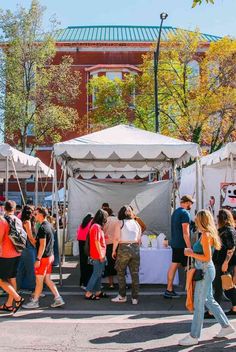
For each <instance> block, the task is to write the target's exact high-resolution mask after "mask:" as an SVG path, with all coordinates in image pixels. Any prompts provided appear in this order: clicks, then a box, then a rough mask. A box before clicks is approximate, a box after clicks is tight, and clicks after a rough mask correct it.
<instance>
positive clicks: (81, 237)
mask: <svg viewBox="0 0 236 352" xmlns="http://www.w3.org/2000/svg"><path fill="white" fill-rule="evenodd" d="M91 223H92V220H91V221H90V222H89V223H88V225H87V226H86V227H84V228H82V227H81V225H80V226H79V227H78V230H77V240H78V241H85V240H86V237H87V234H88V232H89V229H90V226H91Z"/></svg>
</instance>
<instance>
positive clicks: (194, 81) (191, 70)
mask: <svg viewBox="0 0 236 352" xmlns="http://www.w3.org/2000/svg"><path fill="white" fill-rule="evenodd" d="M187 70H188V72H187V75H188V81H189V87H190V88H197V86H198V85H199V81H200V67H199V63H198V62H197V60H192V61H189V63H188V65H187Z"/></svg>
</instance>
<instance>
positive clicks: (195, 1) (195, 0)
mask: <svg viewBox="0 0 236 352" xmlns="http://www.w3.org/2000/svg"><path fill="white" fill-rule="evenodd" d="M203 2H206V3H207V4H209V3H210V4H214V3H215V0H193V5H192V7H195V6H197V5H201V4H202V3H203Z"/></svg>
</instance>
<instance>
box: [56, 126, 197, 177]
mask: <svg viewBox="0 0 236 352" xmlns="http://www.w3.org/2000/svg"><path fill="white" fill-rule="evenodd" d="M54 154H55V157H56V159H57V161H58V162H59V163H60V164H62V163H63V162H64V163H66V167H67V170H68V172H69V174H70V175H71V176H74V177H77V176H79V175H80V176H82V177H84V178H91V177H92V176H96V177H98V178H104V176H105V177H106V176H107V175H110V176H111V177H113V176H114V177H118V176H121V175H124V176H127V177H128V176H131V177H132V175H140V177H145V176H147V175H148V174H149V173H150V172H151V171H153V170H154V171H155V170H159V171H161V170H164V169H169V168H170V167H171V166H173V164H174V165H175V166H181V165H182V163H185V162H188V161H189V160H190V159H195V158H196V157H198V156H199V147H198V145H197V144H195V143H190V142H184V141H181V140H178V139H174V138H170V137H167V136H164V135H161V134H159V133H153V132H149V131H145V130H141V129H138V128H135V127H133V126H126V125H118V126H115V127H111V128H107V129H104V130H102V131H99V132H94V133H91V134H88V135H85V136H82V137H79V138H75V139H71V140H69V141H66V142H62V143H57V144H55V145H54Z"/></svg>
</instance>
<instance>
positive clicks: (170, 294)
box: [163, 290, 180, 298]
mask: <svg viewBox="0 0 236 352" xmlns="http://www.w3.org/2000/svg"><path fill="white" fill-rule="evenodd" d="M163 297H164V298H180V295H178V294H177V293H176V292H175V291H174V290H173V291H168V290H166V291H165V293H164V295H163Z"/></svg>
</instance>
